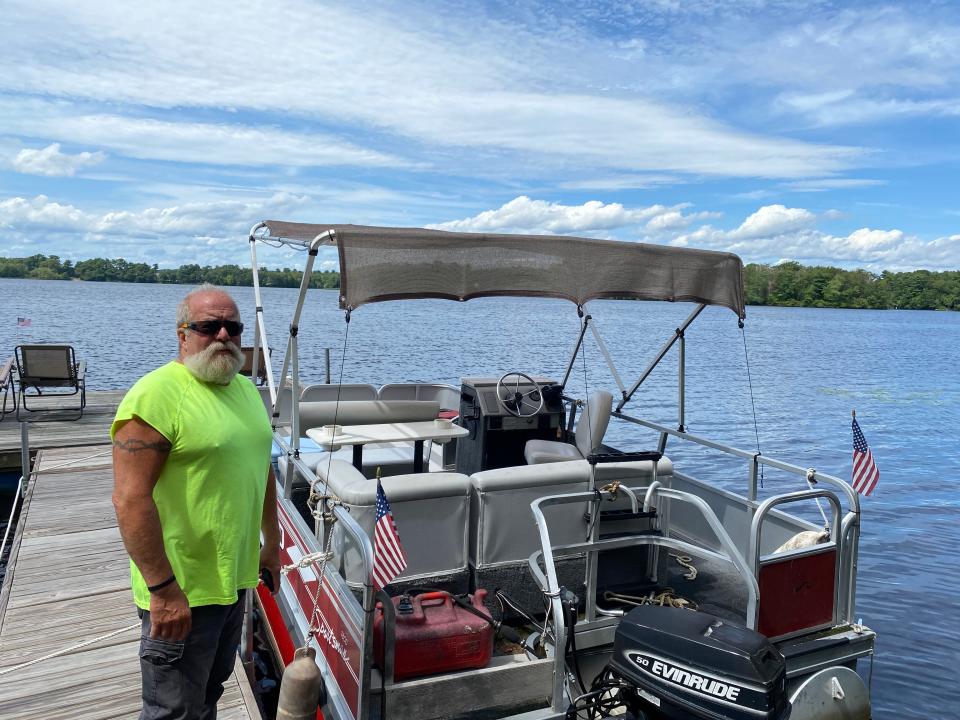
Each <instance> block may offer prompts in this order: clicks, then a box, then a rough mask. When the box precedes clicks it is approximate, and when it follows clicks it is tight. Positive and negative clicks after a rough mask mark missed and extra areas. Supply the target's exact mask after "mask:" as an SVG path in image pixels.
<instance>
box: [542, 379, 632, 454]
mask: <svg viewBox="0 0 960 720" xmlns="http://www.w3.org/2000/svg"><path fill="white" fill-rule="evenodd" d="M612 407H613V395H611V394H610V393H608V392H607V391H606V390H594V391H593V392H592V393H590V396H589V397H588V398H587V404H586V406H585V407H584V408H583V412H582V413H580V419H579V420H578V421H577V429H576V432H575V433H574V441H575V442H574V444H572V445H571V444H570V443H564V442H555V441H553V440H528V441H527V444H526V445H525V446H524V448H523V457H524V459H525V460H526V461H527V464H528V465H539V464H541V463H551V462H564V461H567V460H583V459H584V458H585V457H587V455H589V454H590V453H591V452H593V450H594V449H596V448H597V447H599V446H600V444H601V443H602V442H603V434H604V433H605V432H606V431H607V425H608V424H609V423H610V411H611V409H612Z"/></svg>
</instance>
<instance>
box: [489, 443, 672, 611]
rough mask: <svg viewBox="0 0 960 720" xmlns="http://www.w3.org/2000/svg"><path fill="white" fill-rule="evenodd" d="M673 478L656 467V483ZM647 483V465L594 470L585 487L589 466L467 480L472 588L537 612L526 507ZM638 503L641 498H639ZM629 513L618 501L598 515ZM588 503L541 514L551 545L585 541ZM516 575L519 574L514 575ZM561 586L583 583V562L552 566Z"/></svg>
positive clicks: (552, 466)
mask: <svg viewBox="0 0 960 720" xmlns="http://www.w3.org/2000/svg"><path fill="white" fill-rule="evenodd" d="M672 472H673V463H672V462H670V460H669V459H668V458H662V459H661V460H660V461H659V463H658V466H657V473H658V475H657V476H658V478H659V479H661V481H662V480H663V479H664V476H665V475H668V474H670V473H672ZM652 477H653V463H652V462H651V461H649V460H647V461H641V462H623V463H609V464H604V465H597V466H596V475H595V482H594V483H591V474H590V465H589V463H588V462H587V461H586V460H572V461H568V462H551V463H542V464H538V465H519V466H515V467H505V468H498V469H495V470H484V471H482V472H479V473H474V474H473V475H471V476H470V485H471V503H470V565H471V568H472V572H473V574H474V582H475V584H476V586H477V587H501V588H503V589H504V590H506V591H507V592H508V594H511V595H513V596H514V597H516V599H517V600H519V601H520V602H522V603H533V604H530V605H528V607H539V606H540V601H541V600H540V595H539V591H538V590H536V588H534V586H533V583H532V581H531V580H530V574H529V571H528V570H527V562H528V559H529V557H530V555H531V554H532V553H534V552H536V551H538V550H541V544H540V535H539V532H538V530H537V526H536V523H535V522H534V519H533V515H532V513H531V510H530V504H531V503H532V502H533V501H534V500H536V499H538V498H541V497H544V496H547V495H563V494H568V493H575V492H584V491H587V490H592V489H593V488H594V487H597V488H601V487H603V486H604V485H606V484H608V483H610V482H613V481H614V480H620V481H621V482H622V483H623V484H625V485H628V486H630V487H642V486H644V485H648V484H649V483H650V481H651V479H652ZM639 500H640V501H641V502H642V500H643V498H639ZM613 508H617V509H619V508H629V501H628V500H626V499H625V498H622V499H621V500H620V501H618V502H616V503H610V504H605V506H604V508H603V509H604V510H607V509H613ZM588 509H589V508H588V503H583V504H580V503H571V504H568V505H558V506H552V507H547V508H544V517H545V518H546V520H547V525H548V527H549V529H550V541H551V542H552V543H553V544H554V545H566V544H571V543H578V542H582V541H583V540H584V538H585V537H586V532H587V521H586V519H585V517H584V515H585V513H586V512H587V510H588ZM518 570H519V571H518ZM557 572H558V575H559V576H560V582H561V584H564V585H566V586H567V587H579V585H580V583H582V581H583V561H582V560H579V561H578V560H576V559H570V560H568V561H566V562H563V563H558V564H557Z"/></svg>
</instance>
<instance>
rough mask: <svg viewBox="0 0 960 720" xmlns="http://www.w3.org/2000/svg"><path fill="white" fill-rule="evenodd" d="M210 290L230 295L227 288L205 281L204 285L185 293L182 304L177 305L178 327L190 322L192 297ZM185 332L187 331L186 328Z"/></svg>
mask: <svg viewBox="0 0 960 720" xmlns="http://www.w3.org/2000/svg"><path fill="white" fill-rule="evenodd" d="M208 292H218V293H223V294H224V295H228V293H227V292H226V291H225V290H221V289H220V288H218V287H217V286H216V285H213V284H211V283H208V282H205V283H204V284H203V285H201V286H200V287H198V288H194V289H193V290H191V291H190V292H188V293H187V294H186V295H184V296H183V300H181V301H180V304H179V305H177V327H178V328H179V327H180V326H181V325H183V324H184V323H188V322H190V299H191V298H192V297H193V296H194V295H200V294H201V293H208ZM184 332H187V331H186V330H185V331H184Z"/></svg>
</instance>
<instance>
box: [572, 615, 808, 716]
mask: <svg viewBox="0 0 960 720" xmlns="http://www.w3.org/2000/svg"><path fill="white" fill-rule="evenodd" d="M611 691H612V692H611ZM589 696H593V697H594V698H595V699H596V702H597V703H599V704H601V705H603V706H604V707H603V708H602V710H601V712H599V713H596V712H595V711H596V710H597V709H598V708H596V707H594V708H593V710H594V712H591V711H590V709H589V708H588V707H587V705H589V703H587V704H581V707H580V708H576V709H574V708H573V707H572V706H571V709H572V710H573V713H574V714H572V715H571V714H570V713H568V715H567V717H589V718H601V717H606V716H607V714H608V713H607V710H608V709H609V708H610V707H611V705H610V699H611V697H612V696H615V697H616V698H617V702H616V704H617V705H619V706H621V707H626V709H627V710H628V712H629V713H630V714H631V715H633V717H634V718H638V719H640V718H643V719H644V720H667V719H669V720H787V718H789V717H790V702H789V699H788V696H787V672H786V662H785V661H784V659H783V656H782V655H781V654H780V652H779V651H778V650H777V649H776V648H775V647H774V646H773V645H772V644H771V643H770V641H769V640H767V638H766V637H764V636H763V635H761V634H760V633H757V632H754V631H753V630H748V629H746V628H745V627H742V626H740V625H735V624H733V623H728V622H726V621H724V620H721V619H720V618H718V617H715V616H713V615H708V614H707V613H702V612H695V611H692V610H688V609H684V608H672V607H660V606H652V605H643V606H640V607H637V608H634V609H633V610H631V611H630V612H629V613H627V615H625V616H624V618H623V620H622V621H621V622H620V625H619V627H618V628H617V632H616V636H615V638H614V646H613V655H612V657H611V659H610V662H609V664H608V666H607V669H606V670H605V672H604V673H603V674H602V675H601V676H600V677H599V678H598V679H597V681H596V682H595V683H594V687H593V690H592V692H591V693H588V695H587V696H584V698H587V697H589ZM594 704H596V703H594ZM584 711H586V713H585V714H582V713H584Z"/></svg>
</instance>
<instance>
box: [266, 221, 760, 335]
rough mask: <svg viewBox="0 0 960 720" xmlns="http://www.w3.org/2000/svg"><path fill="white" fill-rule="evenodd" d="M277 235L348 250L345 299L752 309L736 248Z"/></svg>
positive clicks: (500, 237) (400, 233) (404, 235)
mask: <svg viewBox="0 0 960 720" xmlns="http://www.w3.org/2000/svg"><path fill="white" fill-rule="evenodd" d="M259 227H260V228H263V227H265V228H266V232H267V234H268V236H269V237H270V238H272V239H276V240H281V241H283V240H287V241H293V242H294V243H296V244H302V245H310V244H311V243H312V242H313V241H314V240H315V239H316V238H318V237H320V236H321V235H323V234H324V233H328V234H329V235H328V237H327V238H326V239H328V240H329V241H330V242H335V243H336V244H337V247H338V248H339V253H340V306H341V307H343V308H350V309H353V308H357V307H359V306H360V305H363V304H364V303H371V302H382V301H384V300H402V299H412V298H446V299H448V300H469V299H471V298H476V297H485V296H493V295H519V296H534V297H557V298H566V299H567V300H571V301H573V302H575V303H577V304H578V305H582V304H584V303H585V302H587V301H588V300H591V299H594V298H637V299H641V300H668V301H678V300H680V301H691V302H699V303H704V304H707V305H722V306H723V307H728V308H730V309H731V310H733V311H734V312H735V313H736V314H737V316H738V317H740V318H743V317H744V301H743V263H742V262H741V261H740V258H739V257H737V256H736V255H733V254H732V253H725V252H715V251H711V250H692V249H689V248H678V247H668V246H665V245H645V244H641V243H633V242H624V241H616V240H592V239H588V238H580V237H568V236H563V235H504V234H487V233H458V232H444V231H441V230H420V229H416V228H381V227H367V226H362V225H313V224H305V223H288V222H279V221H274V220H267V221H265V222H264V223H263V224H262V225H261V226H259Z"/></svg>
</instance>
